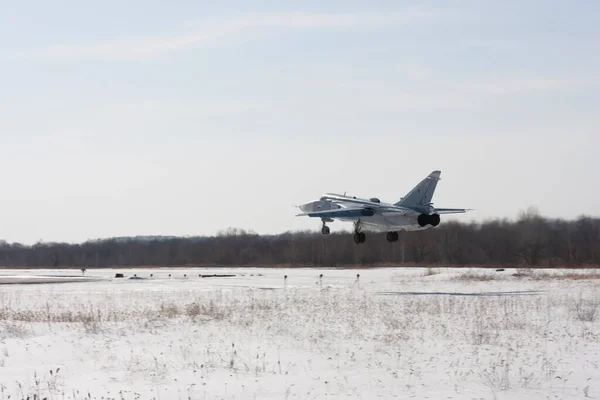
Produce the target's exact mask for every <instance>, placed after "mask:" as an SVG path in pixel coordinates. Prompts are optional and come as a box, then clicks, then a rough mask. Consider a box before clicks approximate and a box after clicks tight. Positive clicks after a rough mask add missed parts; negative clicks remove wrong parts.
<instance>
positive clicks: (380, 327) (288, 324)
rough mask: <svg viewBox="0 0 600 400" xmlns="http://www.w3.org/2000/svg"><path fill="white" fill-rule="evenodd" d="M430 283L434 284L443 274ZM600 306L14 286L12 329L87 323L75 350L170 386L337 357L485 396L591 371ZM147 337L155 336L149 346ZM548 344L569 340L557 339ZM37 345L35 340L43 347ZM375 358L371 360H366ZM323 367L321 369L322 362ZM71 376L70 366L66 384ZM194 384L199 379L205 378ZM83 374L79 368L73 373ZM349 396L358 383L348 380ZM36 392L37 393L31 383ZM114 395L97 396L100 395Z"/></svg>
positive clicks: (351, 366)
mask: <svg viewBox="0 0 600 400" xmlns="http://www.w3.org/2000/svg"><path fill="white" fill-rule="evenodd" d="M425 272H426V273H427V272H428V270H426V271H425ZM434 272H437V271H434ZM416 273H417V274H419V273H420V272H419V271H417V272H416ZM577 275H579V274H577ZM426 276H429V275H426ZM500 276H502V274H496V273H494V272H491V271H483V272H482V271H465V272H463V273H461V274H459V275H457V276H450V277H448V279H449V280H450V281H451V284H452V285H455V286H457V287H458V286H460V287H462V288H464V287H468V284H463V283H461V282H468V281H489V280H492V279H500V278H497V277H500ZM440 277H441V278H444V279H445V276H444V275H441V276H440ZM506 278H507V276H506V275H504V277H503V278H502V279H506ZM436 279H437V278H436ZM508 279H511V280H512V278H510V277H508ZM565 279H568V278H565ZM422 281H423V282H428V283H430V284H431V280H427V279H423V280H422ZM515 281H516V280H515ZM452 282H458V283H452ZM521 283H522V282H521V281H517V282H515V284H519V285H520V284H521ZM436 284H437V283H436ZM533 284H535V282H530V283H529V285H533ZM463 290H464V289H463ZM599 311H600V299H599V298H598V296H597V292H592V294H589V293H587V294H585V295H581V294H579V293H574V292H573V293H571V292H562V293H553V292H548V293H547V294H544V295H535V296H518V295H511V296H487V297H486V296H444V295H426V296H406V295H397V296H394V295H389V296H378V295H376V294H374V293H366V292H364V291H360V290H356V291H348V290H346V291H335V290H332V291H315V292H311V293H310V294H308V295H307V294H306V293H301V292H294V291H293V290H288V291H286V292H284V291H274V292H252V291H248V290H238V291H221V290H214V291H211V292H193V291H177V290H174V289H173V290H171V289H169V290H164V291H153V292H141V291H140V292H138V291H128V290H121V291H115V292H113V291H110V292H108V291H107V292H104V293H102V292H101V293H95V294H86V295H85V296H81V297H80V295H76V294H75V295H74V294H72V293H69V292H68V291H65V292H58V293H55V292H50V291H48V292H44V291H41V292H39V293H35V296H32V295H31V292H30V291H28V290H23V291H21V292H19V291H13V292H5V293H2V294H0V336H1V337H2V338H4V339H6V340H9V339H10V340H18V341H19V343H20V346H21V345H23V344H27V343H33V342H34V341H31V342H30V341H28V340H29V338H30V337H34V336H35V335H36V334H37V333H36V332H40V331H41V332H42V333H43V334H44V335H48V334H54V335H56V337H57V338H60V337H62V336H65V335H68V334H69V333H70V332H75V333H76V335H75V336H74V337H76V338H77V339H75V340H73V341H72V343H71V346H73V347H72V350H71V352H72V353H74V354H82V357H95V358H94V363H95V364H97V365H99V366H101V368H102V369H106V370H126V371H127V374H128V376H130V377H131V379H132V380H135V379H139V380H143V379H148V377H150V376H151V377H153V378H152V379H156V380H157V382H163V381H168V382H173V381H174V379H175V378H177V379H183V378H181V376H183V374H182V371H188V372H189V371H199V372H198V375H197V376H201V377H202V379H203V380H205V381H210V380H211V379H219V377H220V376H222V375H226V376H228V377H235V379H240V380H243V379H245V378H248V381H244V382H250V381H252V382H254V381H256V380H260V379H262V378H264V379H265V381H262V383H263V384H266V382H269V381H272V380H273V376H277V375H280V376H286V379H290V380H291V379H293V377H294V376H298V375H301V376H305V375H306V374H307V372H306V370H304V369H303V368H305V367H306V366H308V365H311V366H312V364H310V363H309V361H307V359H310V360H311V361H310V362H313V361H315V363H316V360H318V359H319V357H321V356H322V357H323V358H324V359H325V360H326V362H328V363H330V364H327V365H328V366H329V367H330V368H332V369H335V368H336V367H335V365H337V366H340V368H341V371H344V368H346V370H349V371H362V370H361V368H363V367H364V365H367V364H368V365H369V371H371V370H370V368H377V367H381V370H375V371H376V373H378V372H377V371H388V372H389V371H393V372H394V373H396V374H397V377H398V376H400V377H407V378H406V379H405V382H406V385H413V386H414V387H416V388H424V387H426V386H427V385H430V384H431V382H433V381H436V382H437V381H439V380H440V379H441V380H443V381H444V382H451V383H452V386H451V387H449V388H448V390H449V391H452V390H453V388H454V390H456V391H457V392H461V391H462V390H463V389H466V388H468V390H470V391H473V390H474V389H473V388H477V387H478V386H481V385H484V386H485V387H486V388H489V389H490V390H492V391H496V390H511V389H519V388H529V387H531V388H535V389H548V390H551V388H553V385H555V384H556V376H557V374H558V372H557V371H560V374H561V375H564V374H565V373H568V372H569V371H578V370H579V369H578V368H579V367H578V364H577V362H578V356H579V354H580V352H581V349H586V351H590V352H591V351H596V349H597V343H598V342H600V335H599V334H598V333H596V332H600V326H599V325H598V323H599V322H598V321H599V318H598V317H600V313H599ZM82 330H83V332H84V334H82ZM140 338H143V340H145V341H144V342H143V345H138V346H137V347H136V346H135V345H134V344H135V343H136V342H137V341H138V340H140ZM243 340H245V342H244V341H243ZM90 342H91V343H93V346H90V345H89V343H90ZM86 343H87V345H86ZM126 343H131V344H132V345H131V347H126V346H127V345H126ZM544 343H560V346H550V347H546V346H544ZM113 345H114V346H117V347H115V348H113V347H112V346H113ZM119 345H121V347H118V346H119ZM78 346H81V347H78ZM86 346H87V347H86ZM104 346H106V347H104ZM279 347H285V348H288V349H290V348H293V349H296V350H297V358H296V359H294V360H286V359H285V358H283V359H282V357H281V356H280V355H279V354H278V348H279ZM90 348H93V351H92V350H90ZM36 349H37V347H36V346H32V350H31V351H32V352H34V351H37V350H36ZM97 349H101V351H97ZM44 351H45V350H44ZM32 354H33V353H32ZM590 354H591V353H590ZM380 355H383V356H381V357H380ZM11 357H12V354H10V355H8V354H7V355H5V356H2V354H1V353H0V366H1V365H2V363H3V362H5V363H7V364H10V362H11ZM32 357H34V356H32ZM303 357H304V358H303ZM361 357H362V360H363V361H364V360H366V361H364V364H360V359H361ZM3 360H6V361H3ZM432 360H434V361H432ZM332 365H334V366H332ZM586 368H588V369H589V371H590V374H597V373H598V372H599V368H600V367H599V366H596V367H594V366H593V365H591V364H590V365H587V366H586ZM594 368H595V369H594ZM315 369H316V367H315ZM71 370H73V368H71V369H70V370H68V371H71ZM65 371H67V370H65ZM336 371H338V370H337V369H336ZM75 372H77V371H75ZM388 372H386V373H388ZM64 373H66V372H64ZM310 373H311V374H316V372H314V371H313V370H312V369H311V371H310ZM339 373H340V374H341V373H342V372H339ZM365 373H366V372H365ZM370 373H372V372H369V374H370ZM62 374H63V371H62V370H61V375H60V376H61V379H62V376H63V375H62ZM286 374H287V375H286ZM294 374H296V375H294ZM311 376H312V375H311ZM397 377H396V378H394V380H393V382H396V381H397V380H398V379H397ZM408 377H410V379H409V378H408ZM0 378H1V377H0ZM46 378H47V379H53V378H54V377H52V376H50V375H48V376H47V377H46ZM46 378H44V379H46ZM317 378H319V379H320V380H321V382H322V381H323V380H324V379H321V378H322V377H321V376H317V375H315V377H314V378H313V379H315V380H316V379H317ZM194 379H195V381H194V383H195V382H196V381H199V379H200V378H198V377H194ZM381 379H382V380H384V382H386V384H388V383H389V382H392V381H385V379H386V378H385V373H382V375H381ZM403 379H404V378H403ZM231 380H232V381H234V378H231ZM42 381H43V382H45V380H42ZM76 381H77V379H76V377H75V375H72V376H71V382H76ZM0 383H1V382H0ZM12 384H13V383H12V382H11V385H12ZM391 386H393V385H388V387H391ZM582 387H583V386H582ZM60 389H61V390H62V388H60ZM6 390H7V393H10V394H11V395H12V397H11V398H26V396H23V397H19V396H20V393H19V390H20V389H19V388H18V387H15V386H11V387H10V388H7V389H6ZM57 390H58V389H57ZM248 390H249V389H248ZM588 390H589V389H588ZM592 390H593V387H592ZM44 391H45V392H44ZM340 391H342V392H343V393H347V392H348V391H349V390H348V388H346V387H342V388H341V389H340ZM42 392H44V393H50V394H51V395H52V396H49V398H63V397H61V395H60V394H59V393H58V392H52V391H50V390H49V389H47V388H44V390H42ZM183 392H185V390H182V393H183ZM23 393H24V394H28V393H29V394H31V393H34V391H33V389H30V390H29V391H27V390H26V389H23ZM249 393H250V392H249ZM42 394H43V393H42ZM102 395H104V394H101V395H98V394H95V396H96V397H97V398H100V397H101V396H102ZM7 396H8V394H7ZM473 397H475V395H473ZM65 398H73V399H75V398H85V396H84V395H83V394H73V396H72V397H65ZM104 398H112V397H109V396H104ZM117 398H119V397H117ZM124 398H135V397H134V396H133V395H131V396H129V395H125V396H124ZM142 398H144V397H142ZM148 398H150V397H148ZM163 398H166V397H163ZM175 398H178V395H175ZM186 398H187V397H186ZM191 398H202V396H201V395H196V397H194V396H191Z"/></svg>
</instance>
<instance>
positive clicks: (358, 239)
mask: <svg viewBox="0 0 600 400" xmlns="http://www.w3.org/2000/svg"><path fill="white" fill-rule="evenodd" d="M366 240H367V235H365V233H364V232H361V231H360V220H358V221H356V222H355V223H354V243H356V244H359V243H364V242H365V241H366Z"/></svg>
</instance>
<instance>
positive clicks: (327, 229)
mask: <svg viewBox="0 0 600 400" xmlns="http://www.w3.org/2000/svg"><path fill="white" fill-rule="evenodd" d="M321 233H322V234H323V235H329V234H330V233H331V230H330V229H329V227H328V226H324V227H323V228H321Z"/></svg>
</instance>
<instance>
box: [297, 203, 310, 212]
mask: <svg viewBox="0 0 600 400" xmlns="http://www.w3.org/2000/svg"><path fill="white" fill-rule="evenodd" d="M312 204H313V203H312V202H310V203H304V204H300V205H299V206H298V208H299V209H300V210H302V211H303V212H309V211H312Z"/></svg>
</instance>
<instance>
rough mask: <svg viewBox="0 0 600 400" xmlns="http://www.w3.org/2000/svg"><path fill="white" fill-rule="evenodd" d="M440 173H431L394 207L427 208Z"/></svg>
mask: <svg viewBox="0 0 600 400" xmlns="http://www.w3.org/2000/svg"><path fill="white" fill-rule="evenodd" d="M440 174H441V171H433V172H432V173H430V174H429V175H428V176H427V178H425V179H423V180H422V181H421V182H420V183H419V184H418V185H417V186H415V187H414V188H413V190H411V191H410V192H408V194H407V195H406V196H404V197H403V198H402V199H400V201H398V202H397V203H395V204H394V205H395V206H428V205H429V204H430V203H431V199H432V198H433V192H434V191H435V187H436V186H437V183H438V181H439V180H440Z"/></svg>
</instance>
